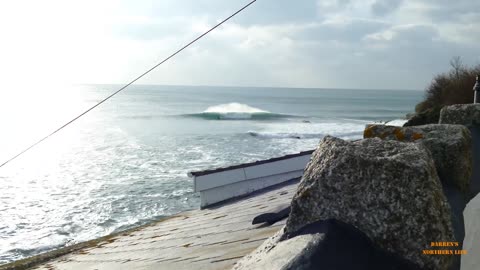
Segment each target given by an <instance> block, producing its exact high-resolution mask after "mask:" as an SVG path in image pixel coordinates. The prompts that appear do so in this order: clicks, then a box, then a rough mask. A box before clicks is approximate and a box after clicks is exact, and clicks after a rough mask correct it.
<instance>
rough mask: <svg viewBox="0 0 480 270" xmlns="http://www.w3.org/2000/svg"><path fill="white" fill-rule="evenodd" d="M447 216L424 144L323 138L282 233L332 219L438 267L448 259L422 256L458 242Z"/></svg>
mask: <svg viewBox="0 0 480 270" xmlns="http://www.w3.org/2000/svg"><path fill="white" fill-rule="evenodd" d="M450 215H451V214H450V208H449V205H448V203H447V201H446V198H445V195H444V194H443V192H442V187H441V183H440V180H439V179H438V176H437V173H436V170H435V165H434V162H433V159H432V157H431V154H430V151H428V149H427V148H426V147H425V146H424V145H423V144H415V143H403V142H397V141H384V140H381V139H378V138H374V139H365V140H360V141H356V142H347V141H344V140H341V139H338V138H334V137H330V136H327V137H325V138H324V139H323V140H322V142H321V143H320V145H319V147H318V148H317V150H316V151H315V152H314V153H313V154H312V158H311V160H310V162H309V163H308V165H307V168H306V169H305V172H304V175H303V177H302V181H301V182H300V184H299V187H298V189H297V192H296V194H295V196H294V197H293V200H292V204H291V212H290V216H289V218H288V220H287V225H286V228H285V232H286V234H290V233H293V232H295V231H297V230H298V229H300V228H302V227H304V226H305V225H307V224H310V223H313V222H315V221H318V220H326V219H332V218H333V219H337V220H340V221H342V222H345V223H348V224H351V225H353V226H355V227H356V228H358V229H359V230H360V231H362V232H364V233H365V234H366V235H367V236H368V237H369V238H370V239H371V240H372V241H373V242H374V244H376V245H378V246H379V247H380V248H382V249H384V250H387V251H389V252H393V253H395V254H398V255H399V256H401V257H403V258H406V259H408V260H410V261H411V262H413V263H415V264H417V265H419V266H420V267H422V268H425V269H441V270H443V269H448V267H449V266H450V264H451V261H452V257H451V256H431V255H422V252H423V250H427V249H428V250H430V249H432V247H431V246H430V243H431V242H444V241H455V240H454V236H453V230H452V224H451V221H450ZM434 249H437V248H434Z"/></svg>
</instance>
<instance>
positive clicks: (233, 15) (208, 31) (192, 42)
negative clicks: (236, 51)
mask: <svg viewBox="0 0 480 270" xmlns="http://www.w3.org/2000/svg"><path fill="white" fill-rule="evenodd" d="M256 1H257V0H253V1H251V2H249V3H248V4H246V5H245V6H243V7H242V8H240V9H239V10H237V11H236V12H235V13H233V14H232V15H230V16H228V17H227V18H225V19H224V20H222V21H221V22H219V23H218V24H216V25H215V26H213V27H212V28H210V29H209V30H207V31H206V32H204V33H203V34H201V35H200V36H198V37H197V38H195V39H194V40H192V41H190V42H189V43H188V44H187V45H185V46H183V47H181V48H180V49H178V50H177V51H175V52H174V53H172V54H171V55H169V56H168V57H166V58H165V59H163V60H162V61H160V62H159V63H157V64H156V65H154V66H153V67H151V68H150V69H148V70H147V71H145V72H144V73H142V74H141V75H139V76H137V77H136V78H135V79H133V80H132V81H130V82H129V83H127V84H125V85H124V86H122V87H121V88H120V89H118V90H117V91H115V92H113V93H112V94H111V95H109V96H108V97H106V98H104V99H103V100H101V101H100V102H98V103H97V104H95V105H94V106H92V107H90V108H89V109H87V110H86V111H84V112H82V113H81V114H79V115H78V116H76V117H75V118H73V119H72V120H70V121H68V122H67V123H65V124H64V125H62V126H61V127H59V128H58V129H56V130H54V131H53V132H51V133H50V134H48V135H47V136H45V137H43V138H42V139H40V140H38V141H37V142H35V143H33V144H32V145H30V146H29V147H27V148H25V149H24V150H22V151H21V152H19V153H18V154H16V155H14V156H13V157H11V158H9V159H8V160H6V161H5V162H3V163H2V164H1V165H0V168H1V167H3V166H5V165H6V164H8V163H9V162H11V161H12V160H14V159H16V158H18V157H19V156H21V155H23V154H24V153H25V152H27V151H29V150H30V149H32V148H33V147H35V146H37V145H38V144H40V143H41V142H43V141H45V140H46V139H48V138H49V137H51V136H52V135H54V134H55V133H57V132H59V131H60V130H62V129H64V128H65V127H67V126H68V125H70V124H72V123H73V122H75V121H76V120H78V119H79V118H80V117H82V116H84V115H85V114H87V113H88V112H90V111H91V110H93V109H95V108H96V107H98V106H100V105H101V104H102V103H104V102H105V101H107V100H109V99H110V98H112V97H113V96H115V95H116V94H118V93H120V92H121V91H123V90H124V89H125V88H127V87H129V86H130V85H132V84H134V83H135V82H136V81H138V80H140V79H141V78H143V77H144V76H145V75H147V74H148V73H150V72H152V71H153V70H154V69H156V68H157V67H159V66H160V65H162V64H163V63H165V62H167V61H168V60H170V59H171V58H173V57H175V56H176V55H177V54H179V53H180V52H182V51H183V50H185V49H187V48H188V47H190V46H191V45H192V44H194V43H196V42H197V41H199V40H200V39H202V38H203V37H204V36H206V35H208V34H209V33H210V32H212V31H213V30H215V29H217V28H218V27H219V26H221V25H222V24H224V23H225V22H227V21H229V20H230V19H231V18H233V17H235V16H236V15H237V14H239V13H240V12H242V11H243V10H245V9H246V8H248V7H249V6H251V5H252V4H253V3H255V2H256Z"/></svg>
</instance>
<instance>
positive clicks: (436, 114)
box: [403, 108, 440, 127]
mask: <svg viewBox="0 0 480 270" xmlns="http://www.w3.org/2000/svg"><path fill="white" fill-rule="evenodd" d="M407 118H408V121H407V122H406V123H405V124H404V125H403V126H404V127H411V126H420V125H427V124H437V123H438V119H439V118H440V109H439V108H432V109H427V110H425V111H423V112H419V113H414V114H413V115H412V114H408V115H407Z"/></svg>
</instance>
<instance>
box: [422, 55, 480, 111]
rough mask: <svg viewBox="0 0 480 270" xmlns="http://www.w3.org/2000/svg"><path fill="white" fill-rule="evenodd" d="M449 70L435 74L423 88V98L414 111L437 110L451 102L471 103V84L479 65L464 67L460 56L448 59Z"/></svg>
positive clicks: (479, 70) (479, 67)
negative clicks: (424, 88)
mask: <svg viewBox="0 0 480 270" xmlns="http://www.w3.org/2000/svg"><path fill="white" fill-rule="evenodd" d="M450 65H451V67H452V68H451V70H450V71H449V72H447V73H442V74H439V75H437V76H435V77H434V78H433V80H432V82H431V83H430V85H429V86H428V87H427V88H426V90H425V100H424V101H422V102H420V103H419V104H417V106H416V107H415V112H417V113H422V112H425V111H427V110H429V109H431V110H434V111H437V110H439V109H441V108H442V107H443V106H447V105H452V104H466V103H473V91H472V89H473V85H474V84H475V77H476V76H477V75H479V74H480V65H477V66H474V67H466V66H464V65H463V64H462V61H461V59H460V57H454V58H453V59H452V60H451V61H450Z"/></svg>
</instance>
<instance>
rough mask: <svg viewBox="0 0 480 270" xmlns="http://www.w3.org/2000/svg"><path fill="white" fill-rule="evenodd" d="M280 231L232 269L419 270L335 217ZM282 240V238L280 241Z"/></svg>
mask: <svg viewBox="0 0 480 270" xmlns="http://www.w3.org/2000/svg"><path fill="white" fill-rule="evenodd" d="M282 234H283V230H281V231H279V233H277V234H276V235H275V236H274V237H272V238H270V239H269V240H267V241H266V242H265V243H264V244H262V246H260V247H259V248H257V249H256V250H255V251H254V252H253V253H251V254H249V255H247V256H245V257H244V258H242V259H241V260H240V261H238V262H237V263H236V264H235V267H234V268H233V269H234V270H254V269H259V270H260V269H262V270H263V269H281V270H316V269H335V270H351V269H356V270H385V269H389V270H418V269H420V268H419V267H418V266H416V265H414V264H413V263H411V262H409V261H408V260H405V259H403V258H400V257H399V256H397V255H396V254H393V253H389V252H386V251H384V250H381V249H379V248H378V247H377V246H375V245H374V244H373V242H372V241H371V240H370V239H369V238H368V237H367V236H366V235H365V234H364V233H362V232H361V231H359V230H358V229H357V228H355V227H354V226H352V225H349V224H346V223H343V222H341V221H338V220H332V219H331V220H322V221H317V222H315V223H311V224H309V225H307V226H305V227H303V228H301V229H300V230H299V231H297V232H295V233H294V234H291V235H289V236H286V235H282ZM282 239H283V240H282Z"/></svg>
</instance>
